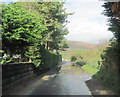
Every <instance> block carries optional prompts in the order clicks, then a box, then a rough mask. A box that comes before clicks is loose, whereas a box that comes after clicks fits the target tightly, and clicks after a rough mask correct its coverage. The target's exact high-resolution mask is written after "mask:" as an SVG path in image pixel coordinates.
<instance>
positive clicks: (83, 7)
mask: <svg viewBox="0 0 120 97" xmlns="http://www.w3.org/2000/svg"><path fill="white" fill-rule="evenodd" d="M103 3H104V2H103V1H102V0H67V1H66V3H65V5H64V8H66V12H68V13H69V12H74V15H71V16H68V20H69V21H70V23H69V24H68V25H67V28H68V30H69V34H68V35H66V36H65V37H66V38H67V40H73V41H84V42H88V43H94V44H99V43H100V42H101V41H103V40H109V39H110V38H112V37H113V34H112V32H110V31H108V30H107V29H108V26H107V24H108V22H107V19H108V18H107V17H106V16H104V15H102V14H101V13H102V12H103V10H104V8H103V7H102V6H101V5H102V4H103Z"/></svg>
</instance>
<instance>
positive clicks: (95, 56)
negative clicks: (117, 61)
mask: <svg viewBox="0 0 120 97" xmlns="http://www.w3.org/2000/svg"><path fill="white" fill-rule="evenodd" d="M103 49H104V47H101V48H100V47H99V48H95V49H89V50H67V51H66V52H63V58H64V59H67V60H69V61H71V57H72V56H75V57H76V58H77V60H81V59H80V57H83V59H82V60H84V61H86V65H84V66H83V67H82V68H83V69H84V70H85V71H87V72H88V73H90V74H91V75H94V74H95V73H96V72H97V71H98V70H99V69H98V68H97V67H98V61H100V60H101V58H100V55H101V53H102V51H103Z"/></svg>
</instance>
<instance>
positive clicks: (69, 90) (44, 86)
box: [22, 61, 91, 95]
mask: <svg viewBox="0 0 120 97" xmlns="http://www.w3.org/2000/svg"><path fill="white" fill-rule="evenodd" d="M58 67H61V69H60V71H59V72H58V73H55V72H54V71H50V72H49V73H47V74H46V75H45V76H43V77H42V78H41V79H38V80H37V81H36V82H34V83H33V84H31V85H29V87H27V88H26V90H24V92H22V94H23V95H91V92H90V91H89V89H88V87H87V86H86V84H85V81H86V80H89V79H91V76H90V75H89V74H87V73H86V72H84V71H83V70H82V69H80V68H78V67H75V66H71V63H70V62H68V61H64V62H62V63H61V64H59V66H58Z"/></svg>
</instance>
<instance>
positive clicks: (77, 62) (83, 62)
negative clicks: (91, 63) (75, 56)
mask: <svg viewBox="0 0 120 97" xmlns="http://www.w3.org/2000/svg"><path fill="white" fill-rule="evenodd" d="M76 64H77V65H80V66H83V65H85V64H86V61H83V60H78V61H76Z"/></svg>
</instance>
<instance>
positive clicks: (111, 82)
mask: <svg viewBox="0 0 120 97" xmlns="http://www.w3.org/2000/svg"><path fill="white" fill-rule="evenodd" d="M113 4H114V2H106V3H104V4H103V7H104V8H105V10H104V12H103V14H104V15H105V16H107V17H109V20H108V22H109V24H108V25H109V29H108V30H110V31H111V32H113V34H114V37H113V39H111V41H110V43H111V44H110V45H109V47H107V48H106V50H104V52H103V53H102V55H101V58H102V61H99V62H98V63H99V69H100V70H99V72H98V73H97V74H95V75H94V76H95V77H96V78H97V79H99V80H100V81H101V82H102V83H103V84H104V85H105V86H107V87H108V88H110V89H112V90H114V91H115V92H118V88H117V87H118V71H119V70H118V69H119V68H118V67H119V62H118V61H119V59H120V19H119V18H116V17H114V14H115V13H113V12H112V7H113ZM119 90H120V89H119Z"/></svg>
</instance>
